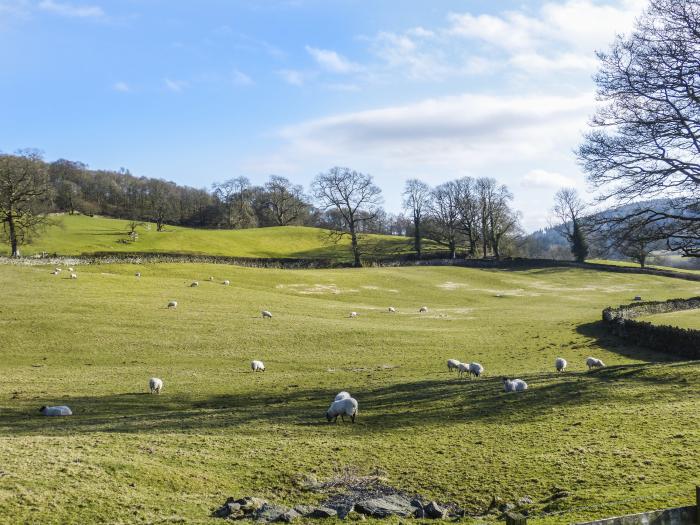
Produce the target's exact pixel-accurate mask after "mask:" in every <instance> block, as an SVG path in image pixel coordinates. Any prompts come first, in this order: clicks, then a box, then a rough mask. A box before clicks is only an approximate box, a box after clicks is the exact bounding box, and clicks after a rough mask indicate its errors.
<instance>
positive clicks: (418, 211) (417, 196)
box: [403, 179, 430, 259]
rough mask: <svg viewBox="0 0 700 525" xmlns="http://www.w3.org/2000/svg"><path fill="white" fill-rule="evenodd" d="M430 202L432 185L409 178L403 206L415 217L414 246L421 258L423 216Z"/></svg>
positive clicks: (405, 188)
mask: <svg viewBox="0 0 700 525" xmlns="http://www.w3.org/2000/svg"><path fill="white" fill-rule="evenodd" d="M429 203H430V186H428V185H427V184H426V183H425V182H423V181H421V180H418V179H409V180H407V181H406V186H405V187H404V192H403V207H404V209H405V210H407V211H408V212H409V213H410V214H411V216H412V217H413V247H414V249H415V250H416V255H417V256H418V258H419V259H420V257H421V252H422V248H423V246H422V244H423V242H422V236H423V216H424V215H425V212H426V210H427V207H428V204H429Z"/></svg>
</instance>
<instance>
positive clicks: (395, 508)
mask: <svg viewBox="0 0 700 525" xmlns="http://www.w3.org/2000/svg"><path fill="white" fill-rule="evenodd" d="M417 508H418V507H414V506H413V505H411V500H409V499H408V498H406V497H404V496H400V495H398V494H392V495H389V496H379V497H376V498H370V499H366V500H363V501H359V502H357V503H356V504H355V510H357V512H361V513H362V514H366V515H367V516H372V517H374V518H387V517H389V516H392V515H396V516H400V517H402V518H405V517H408V516H413V515H414V514H415V512H416V509H417Z"/></svg>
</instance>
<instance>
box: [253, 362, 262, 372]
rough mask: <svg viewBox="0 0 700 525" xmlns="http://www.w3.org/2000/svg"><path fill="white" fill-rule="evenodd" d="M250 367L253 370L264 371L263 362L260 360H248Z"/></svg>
mask: <svg viewBox="0 0 700 525" xmlns="http://www.w3.org/2000/svg"><path fill="white" fill-rule="evenodd" d="M250 368H251V369H252V370H253V372H257V371H260V372H264V371H265V363H263V362H262V361H257V360H256V361H251V362H250Z"/></svg>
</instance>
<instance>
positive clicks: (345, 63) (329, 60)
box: [306, 46, 362, 74]
mask: <svg viewBox="0 0 700 525" xmlns="http://www.w3.org/2000/svg"><path fill="white" fill-rule="evenodd" d="M306 52H307V53H309V55H311V57H312V58H313V59H314V60H315V61H316V63H317V64H318V65H319V66H321V67H322V68H323V69H325V70H326V71H329V72H331V73H339V74H348V73H356V72H358V71H361V70H362V66H360V65H359V64H355V63H354V62H351V61H349V60H348V59H346V58H345V57H343V56H341V55H339V54H338V53H337V52H335V51H332V50H329V49H318V48H316V47H311V46H306Z"/></svg>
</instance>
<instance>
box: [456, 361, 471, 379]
mask: <svg viewBox="0 0 700 525" xmlns="http://www.w3.org/2000/svg"><path fill="white" fill-rule="evenodd" d="M457 371H458V372H459V377H462V375H463V374H468V373H469V363H459V364H458V365H457Z"/></svg>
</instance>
